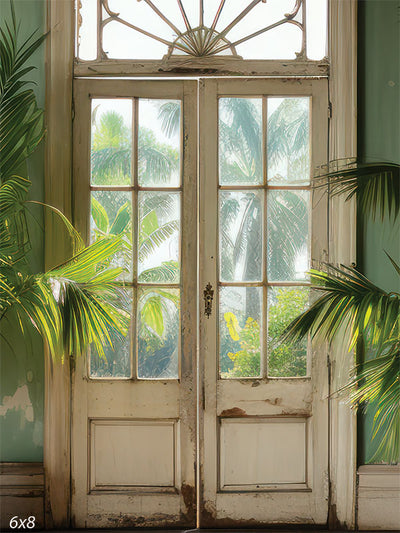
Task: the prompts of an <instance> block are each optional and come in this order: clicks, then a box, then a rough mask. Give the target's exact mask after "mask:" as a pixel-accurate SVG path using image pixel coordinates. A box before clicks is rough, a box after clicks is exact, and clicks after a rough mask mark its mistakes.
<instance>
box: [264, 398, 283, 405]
mask: <svg viewBox="0 0 400 533" xmlns="http://www.w3.org/2000/svg"><path fill="white" fill-rule="evenodd" d="M264 402H265V403H269V404H270V405H281V403H282V398H274V399H273V400H271V399H270V398H265V400H264Z"/></svg>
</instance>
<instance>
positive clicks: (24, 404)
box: [0, 385, 33, 425]
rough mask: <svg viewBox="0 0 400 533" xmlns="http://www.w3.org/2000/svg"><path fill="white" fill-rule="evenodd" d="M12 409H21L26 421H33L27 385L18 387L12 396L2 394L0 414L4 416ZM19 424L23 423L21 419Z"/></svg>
mask: <svg viewBox="0 0 400 533" xmlns="http://www.w3.org/2000/svg"><path fill="white" fill-rule="evenodd" d="M12 409H15V410H16V411H23V413H24V415H25V420H26V422H33V406H32V402H31V400H30V398H29V391H28V385H22V386H21V387H18V389H17V390H16V391H15V393H14V394H13V396H4V398H3V402H2V404H1V405H0V416H6V415H7V412H8V411H11V410H12ZM21 425H24V422H23V421H22V420H21Z"/></svg>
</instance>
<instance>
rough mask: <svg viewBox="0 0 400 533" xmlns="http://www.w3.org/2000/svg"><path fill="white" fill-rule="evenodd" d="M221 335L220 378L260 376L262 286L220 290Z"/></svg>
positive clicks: (223, 288)
mask: <svg viewBox="0 0 400 533" xmlns="http://www.w3.org/2000/svg"><path fill="white" fill-rule="evenodd" d="M219 334H220V346H219V363H220V374H221V377H223V378H233V377H258V376H260V375H261V358H260V353H261V340H260V339H261V338H262V287H221V289H220V293H219Z"/></svg>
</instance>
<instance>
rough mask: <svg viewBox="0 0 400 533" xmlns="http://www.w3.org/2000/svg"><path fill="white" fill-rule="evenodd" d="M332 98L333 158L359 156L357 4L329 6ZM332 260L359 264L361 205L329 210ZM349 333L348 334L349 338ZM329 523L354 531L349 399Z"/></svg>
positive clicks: (338, 440)
mask: <svg viewBox="0 0 400 533" xmlns="http://www.w3.org/2000/svg"><path fill="white" fill-rule="evenodd" d="M329 56H330V58H331V73H330V79H329V94H330V99H331V103H332V119H331V121H330V147H329V159H330V160H334V159H338V158H348V157H355V156H356V155H357V117H356V114H357V0H346V1H345V2H343V1H342V0H331V1H330V3H329ZM329 213H330V216H329V220H330V228H329V262H331V263H336V264H340V263H342V264H345V265H351V264H352V263H354V264H355V262H356V203H355V200H354V199H353V200H352V201H351V202H345V200H344V198H343V197H342V196H341V197H334V198H333V199H331V201H330V207H329ZM345 336H346V333H345V332H343V335H342V337H343V338H344V337H345ZM343 338H342V339H339V341H338V343H336V344H334V345H333V346H332V349H331V352H330V358H331V383H330V388H331V392H335V391H337V390H339V389H341V388H342V387H343V386H344V385H345V384H346V383H347V381H348V376H349V371H350V368H351V367H352V366H353V364H354V356H353V355H352V354H349V353H348V351H347V347H344V343H343ZM329 411H330V435H331V440H330V473H329V474H330V479H331V501H330V516H329V523H330V526H331V527H332V528H339V529H341V528H348V529H353V528H354V527H355V486H356V452H357V450H356V435H357V425H356V414H355V411H354V410H352V409H351V407H350V404H349V402H348V401H346V398H344V397H343V395H341V396H332V398H331V399H330V407H329Z"/></svg>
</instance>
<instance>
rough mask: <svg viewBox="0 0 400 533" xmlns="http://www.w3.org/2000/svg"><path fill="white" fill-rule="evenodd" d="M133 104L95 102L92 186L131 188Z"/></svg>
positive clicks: (93, 104)
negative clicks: (127, 186) (122, 186)
mask: <svg viewBox="0 0 400 533" xmlns="http://www.w3.org/2000/svg"><path fill="white" fill-rule="evenodd" d="M131 145H132V100H129V99H127V98H125V99H122V98H120V99H116V98H115V99H102V100H98V99H96V100H92V153H91V163H92V164H91V183H92V185H130V184H131V153H132V147H131Z"/></svg>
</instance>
